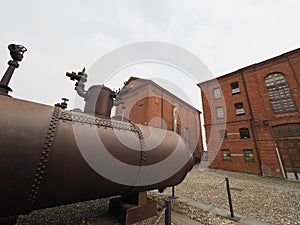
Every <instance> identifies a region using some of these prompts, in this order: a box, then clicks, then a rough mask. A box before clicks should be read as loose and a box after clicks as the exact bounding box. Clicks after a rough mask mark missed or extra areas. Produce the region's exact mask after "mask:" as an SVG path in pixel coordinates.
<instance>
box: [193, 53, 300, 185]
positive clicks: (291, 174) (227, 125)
mask: <svg viewBox="0 0 300 225" xmlns="http://www.w3.org/2000/svg"><path fill="white" fill-rule="evenodd" d="M198 86H199V87H200V88H201V94H202V104H203V113H204V122H205V130H206V139H207V144H208V158H209V162H210V167H211V168H219V169H225V170H231V171H240V172H246V173H252V174H261V175H263V176H271V177H286V178H289V179H298V180H299V179H300V113H299V111H300V98H299V96H300V91H299V86H300V49H296V50H294V51H291V52H288V53H285V54H283V55H280V56H277V57H274V58H272V59H269V60H266V61H263V62H260V63H257V64H254V65H250V66H248V67H245V68H242V69H239V70H238V71H235V72H232V73H229V74H226V75H224V76H221V77H218V78H216V79H213V80H209V81H206V82H203V83H200V84H198Z"/></svg>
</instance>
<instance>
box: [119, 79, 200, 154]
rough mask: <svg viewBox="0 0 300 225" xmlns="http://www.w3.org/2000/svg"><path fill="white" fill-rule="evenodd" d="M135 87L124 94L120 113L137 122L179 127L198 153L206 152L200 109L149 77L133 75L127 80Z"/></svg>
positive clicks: (169, 127) (127, 85) (174, 129)
mask: <svg viewBox="0 0 300 225" xmlns="http://www.w3.org/2000/svg"><path fill="white" fill-rule="evenodd" d="M125 86H126V87H130V88H131V90H130V91H129V92H128V93H126V94H124V95H123V96H122V99H123V101H124V107H122V104H120V105H118V106H117V107H116V115H117V116H121V115H124V116H125V117H127V118H129V119H130V120H131V121H133V122H134V123H137V124H142V125H146V126H152V127H156V128H161V129H167V130H171V131H176V132H177V133H178V134H180V135H181V136H182V137H183V139H184V140H185V141H186V142H187V143H188V146H189V149H190V151H191V152H194V156H196V157H199V158H200V155H202V153H203V145H202V134H201V129H200V111H199V110H197V109H195V108H194V107H192V106H191V105H189V104H188V103H186V102H184V101H183V100H181V99H179V98H178V97H176V96H175V95H173V94H172V93H170V92H168V91H167V90H165V89H163V88H162V87H160V86H159V85H157V84H156V83H154V82H153V81H151V80H147V79H140V78H136V77H131V78H129V80H128V81H127V82H126V83H125Z"/></svg>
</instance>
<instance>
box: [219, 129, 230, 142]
mask: <svg viewBox="0 0 300 225" xmlns="http://www.w3.org/2000/svg"><path fill="white" fill-rule="evenodd" d="M219 134H220V139H221V140H223V139H228V135H227V130H219Z"/></svg>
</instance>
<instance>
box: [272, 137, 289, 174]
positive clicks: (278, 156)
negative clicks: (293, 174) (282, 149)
mask: <svg viewBox="0 0 300 225" xmlns="http://www.w3.org/2000/svg"><path fill="white" fill-rule="evenodd" d="M274 144H275V150H276V154H277V158H278V162H279V165H280V169H281V172H282V176H283V177H284V178H285V179H286V178H287V177H286V173H285V169H284V166H283V163H282V160H281V156H280V153H279V150H278V147H277V144H276V143H274Z"/></svg>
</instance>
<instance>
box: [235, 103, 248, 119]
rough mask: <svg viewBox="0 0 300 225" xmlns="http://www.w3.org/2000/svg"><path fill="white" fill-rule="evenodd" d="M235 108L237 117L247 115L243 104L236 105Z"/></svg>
mask: <svg viewBox="0 0 300 225" xmlns="http://www.w3.org/2000/svg"><path fill="white" fill-rule="evenodd" d="M240 106H241V107H240ZM234 107H235V115H236V116H242V115H245V108H244V104H243V102H238V103H234ZM239 111H240V112H239Z"/></svg>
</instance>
